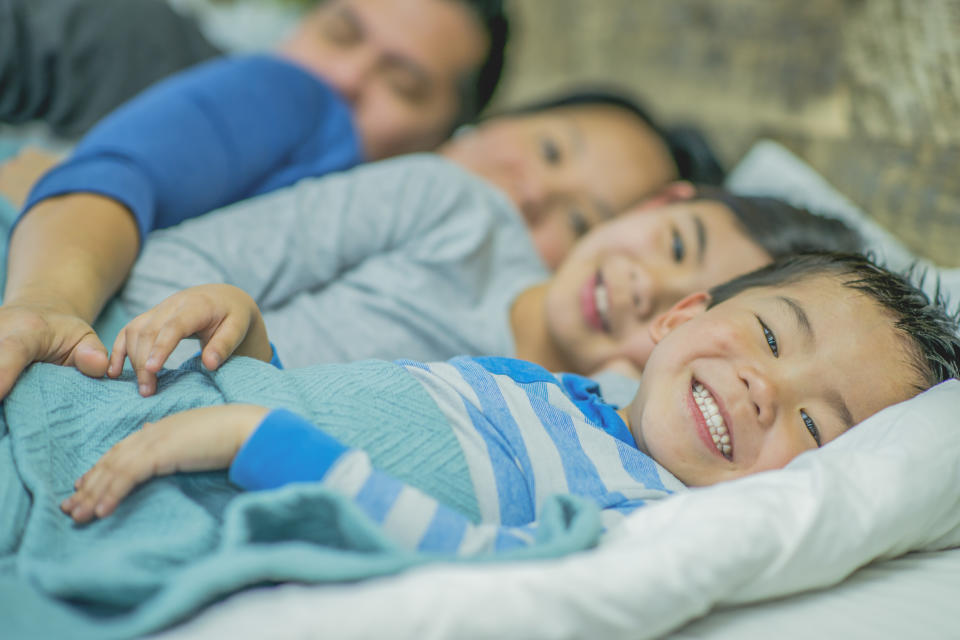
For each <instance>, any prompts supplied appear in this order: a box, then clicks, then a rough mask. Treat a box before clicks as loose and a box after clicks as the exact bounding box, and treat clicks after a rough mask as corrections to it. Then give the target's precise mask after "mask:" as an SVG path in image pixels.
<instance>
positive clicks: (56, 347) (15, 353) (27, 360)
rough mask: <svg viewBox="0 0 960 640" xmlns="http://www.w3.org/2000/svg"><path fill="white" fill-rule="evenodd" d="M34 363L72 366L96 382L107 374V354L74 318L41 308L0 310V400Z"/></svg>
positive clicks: (16, 306) (18, 306)
mask: <svg viewBox="0 0 960 640" xmlns="http://www.w3.org/2000/svg"><path fill="white" fill-rule="evenodd" d="M34 362H52V363H54V364H59V365H65V366H74V367H76V368H77V369H79V370H80V371H81V372H83V373H85V374H86V375H88V376H91V377H94V378H100V377H102V376H103V374H104V373H106V370H107V350H106V348H104V346H103V343H102V342H100V338H98V337H97V334H96V333H95V332H94V330H93V328H92V327H91V326H90V324H89V323H87V322H86V321H84V320H82V319H81V318H79V317H77V316H74V315H71V314H69V313H66V312H63V311H59V310H56V309H53V308H49V307H45V306H42V305H30V304H8V305H3V306H0V399H3V398H5V397H6V396H7V394H8V393H10V390H11V389H12V388H13V385H14V384H15V383H16V381H17V378H18V377H19V376H20V373H22V372H23V370H24V369H25V368H27V366H28V365H30V364H31V363H34Z"/></svg>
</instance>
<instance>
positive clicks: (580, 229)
mask: <svg viewBox="0 0 960 640" xmlns="http://www.w3.org/2000/svg"><path fill="white" fill-rule="evenodd" d="M569 220H570V228H571V229H572V230H573V233H574V235H575V236H576V237H578V238H579V237H581V236H583V235H585V234H586V233H587V231H589V230H590V221H589V220H587V216H585V215H584V214H583V211H580V210H579V209H571V210H570V216H569Z"/></svg>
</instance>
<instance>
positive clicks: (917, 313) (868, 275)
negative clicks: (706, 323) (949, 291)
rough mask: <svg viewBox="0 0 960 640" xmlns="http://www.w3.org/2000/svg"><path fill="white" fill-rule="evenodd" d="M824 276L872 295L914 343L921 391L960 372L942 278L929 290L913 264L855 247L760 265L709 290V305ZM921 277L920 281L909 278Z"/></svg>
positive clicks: (959, 348) (959, 318)
mask: <svg viewBox="0 0 960 640" xmlns="http://www.w3.org/2000/svg"><path fill="white" fill-rule="evenodd" d="M818 276H826V277H829V278H833V279H835V280H837V281H839V282H840V284H842V285H843V286H845V287H848V288H850V289H852V290H854V291H857V292H859V293H862V294H864V295H866V296H867V297H869V298H870V299H871V300H873V301H874V302H875V303H876V304H878V305H879V306H880V308H881V309H882V310H883V311H884V313H886V314H887V316H888V317H889V318H890V319H891V320H892V324H893V328H894V330H895V331H897V332H898V333H899V334H900V335H901V336H902V337H904V338H905V339H906V342H907V344H908V345H910V347H912V348H910V349H908V351H909V352H910V356H911V360H912V362H911V363H910V364H912V365H913V368H914V370H915V371H916V373H917V375H918V376H919V379H920V380H921V384H920V385H918V387H917V390H918V391H923V390H925V389H928V388H930V387H932V386H934V385H936V384H939V383H940V382H943V381H944V380H949V379H950V378H957V377H960V336H958V331H960V314H958V311H957V310H954V311H953V312H950V311H948V310H947V301H946V300H945V299H944V297H943V296H942V295H941V293H940V288H939V284H938V285H937V286H936V287H935V291H934V293H933V295H932V297H931V296H928V295H927V294H926V293H924V291H923V290H922V289H921V288H920V286H922V284H923V277H922V276H920V277H919V278H917V274H916V273H915V269H910V270H909V271H908V272H907V273H905V274H903V275H901V274H897V273H894V272H892V271H890V270H888V269H886V268H884V267H881V266H879V265H878V264H876V263H875V262H874V261H872V260H871V259H870V258H868V257H865V256H863V255H861V254H854V253H828V252H814V253H805V254H797V255H793V256H788V257H785V258H781V259H779V260H776V261H774V262H773V264H770V265H767V266H766V267H763V268H761V269H757V270H756V271H752V272H750V273H748V274H745V275H742V276H740V277H738V278H734V279H733V280H730V281H728V282H725V283H724V284H721V285H718V286H716V287H714V288H713V289H711V290H710V303H709V305H708V308H710V307H713V306H714V305H717V304H720V303H721V302H723V301H724V300H728V299H730V298H732V297H733V296H735V295H737V294H739V293H742V292H743V291H746V290H747V289H752V288H755V287H779V286H784V285H788V284H792V283H796V282H800V281H803V280H807V279H810V278H814V277H818ZM913 279H918V284H917V285H915V284H913V283H912V282H911V280H913Z"/></svg>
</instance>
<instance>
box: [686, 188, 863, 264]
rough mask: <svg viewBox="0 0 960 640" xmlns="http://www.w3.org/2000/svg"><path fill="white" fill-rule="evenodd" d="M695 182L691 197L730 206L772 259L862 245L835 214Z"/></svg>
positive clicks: (856, 248) (855, 248) (849, 249)
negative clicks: (823, 213)
mask: <svg viewBox="0 0 960 640" xmlns="http://www.w3.org/2000/svg"><path fill="white" fill-rule="evenodd" d="M694 186H695V188H696V190H697V192H696V195H695V196H694V197H693V200H694V201H696V200H711V201H713V202H718V203H720V204H722V205H724V206H725V207H726V208H728V209H730V210H731V211H732V212H733V214H734V215H735V216H736V217H737V220H738V221H739V223H740V226H741V228H742V229H743V231H744V232H746V234H747V235H748V236H749V237H750V238H751V239H752V240H753V241H754V242H756V243H757V244H759V245H760V246H761V247H763V248H764V249H765V250H766V252H767V253H769V254H770V256H771V257H772V258H774V259H776V258H780V257H782V256H786V255H790V254H792V253H802V252H806V251H835V252H840V253H854V252H857V251H860V250H861V249H862V248H863V240H862V238H861V237H860V234H858V233H857V232H856V231H854V230H853V229H851V228H850V227H848V226H847V225H846V224H844V223H843V222H841V221H840V220H837V219H835V218H828V217H824V216H821V215H817V214H815V213H812V212H811V211H809V210H807V209H802V208H800V207H794V206H793V205H790V204H787V203H786V202H784V201H783V200H779V199H777V198H767V197H761V196H740V195H736V194H733V193H730V192H729V191H727V190H726V189H720V188H718V187H713V186H709V185H694Z"/></svg>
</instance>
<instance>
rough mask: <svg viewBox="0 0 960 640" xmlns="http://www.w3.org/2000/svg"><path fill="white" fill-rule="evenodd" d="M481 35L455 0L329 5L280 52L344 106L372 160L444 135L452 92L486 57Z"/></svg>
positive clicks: (454, 104)
mask: <svg viewBox="0 0 960 640" xmlns="http://www.w3.org/2000/svg"><path fill="white" fill-rule="evenodd" d="M487 47H488V43H487V36H486V34H485V33H484V31H483V28H482V26H481V25H480V22H479V20H478V19H477V18H476V17H475V16H474V15H473V14H472V13H471V10H470V9H469V8H468V7H466V6H464V5H463V4H462V3H460V2H455V1H453V0H328V1H327V2H324V3H322V4H320V6H319V7H317V8H316V9H314V10H313V11H312V12H311V13H309V14H308V15H307V16H305V17H304V19H303V20H302V21H301V23H300V25H299V26H298V28H297V29H296V31H295V32H294V33H293V35H292V36H291V37H290V38H289V39H288V40H287V41H286V42H284V43H282V44H281V45H280V47H279V51H280V53H281V54H282V55H284V56H285V57H286V58H288V59H291V60H293V61H294V62H297V63H298V64H300V65H301V66H304V67H306V68H307V69H309V70H311V71H312V72H314V73H315V74H316V75H318V76H320V77H321V78H323V79H324V80H325V81H326V82H328V83H329V84H330V85H332V86H333V87H334V88H335V89H336V90H337V91H338V92H339V93H340V94H341V95H342V96H343V97H344V98H345V99H346V100H347V102H348V103H349V104H350V107H351V110H352V112H353V115H354V122H355V123H356V126H357V129H358V131H359V133H360V137H361V140H362V143H363V148H364V151H365V152H366V156H367V158H368V159H370V160H376V159H380V158H385V157H388V156H392V155H397V154H400V153H409V152H412V151H424V150H428V149H432V148H433V147H435V146H436V145H438V144H439V143H440V142H441V141H442V140H443V139H444V138H445V137H446V135H447V134H448V133H449V131H450V128H451V126H452V125H453V121H454V119H455V118H456V116H457V114H458V113H459V110H460V108H461V104H460V102H461V101H460V95H459V93H458V86H459V85H460V83H461V82H463V81H464V78H469V76H470V75H471V74H472V73H473V72H474V71H476V70H477V69H478V68H479V67H480V64H481V63H482V62H483V59H484V57H485V55H486V51H487Z"/></svg>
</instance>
